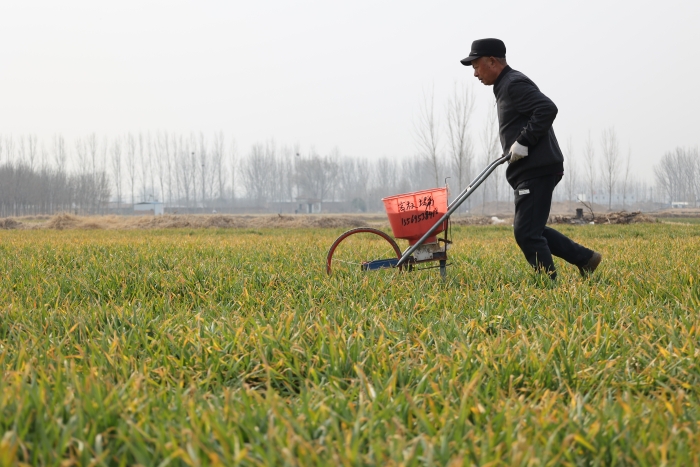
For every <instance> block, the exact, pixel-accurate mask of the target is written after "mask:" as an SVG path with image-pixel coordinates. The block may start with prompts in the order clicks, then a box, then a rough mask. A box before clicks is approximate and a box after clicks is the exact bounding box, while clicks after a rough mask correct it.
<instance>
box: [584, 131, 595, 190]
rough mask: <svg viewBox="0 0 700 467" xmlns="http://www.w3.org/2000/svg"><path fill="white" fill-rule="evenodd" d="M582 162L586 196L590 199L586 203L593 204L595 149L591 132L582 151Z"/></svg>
mask: <svg viewBox="0 0 700 467" xmlns="http://www.w3.org/2000/svg"><path fill="white" fill-rule="evenodd" d="M583 156H584V157H583V161H584V168H585V173H586V181H587V182H588V194H589V196H590V197H591V198H590V199H589V200H588V202H589V203H592V202H593V193H594V191H595V182H596V176H597V173H596V160H595V147H594V146H593V138H592V137H591V132H590V131H589V132H588V138H586V145H585V147H584V150H583Z"/></svg>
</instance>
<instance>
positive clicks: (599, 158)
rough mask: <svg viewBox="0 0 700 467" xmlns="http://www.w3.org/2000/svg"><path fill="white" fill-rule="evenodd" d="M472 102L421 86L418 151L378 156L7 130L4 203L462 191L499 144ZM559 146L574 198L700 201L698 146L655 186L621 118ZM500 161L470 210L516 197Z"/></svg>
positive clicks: (217, 200)
mask: <svg viewBox="0 0 700 467" xmlns="http://www.w3.org/2000/svg"><path fill="white" fill-rule="evenodd" d="M491 107H492V109H495V106H491ZM473 109H474V100H473V96H472V93H471V90H470V88H468V87H465V88H458V87H455V89H454V92H453V94H452V95H451V96H450V98H449V99H448V100H447V102H446V105H445V107H444V112H443V113H438V112H435V106H434V100H433V97H432V96H430V97H428V96H425V98H424V100H423V104H422V108H421V113H420V115H419V118H418V119H417V121H416V124H415V127H414V135H415V136H416V148H417V152H416V154H415V155H414V156H412V157H408V158H389V157H383V158H377V159H371V160H370V159H366V158H356V157H349V156H344V155H342V153H341V152H340V150H338V149H334V150H333V151H331V152H330V153H328V154H325V155H321V154H319V153H317V152H316V151H314V150H313V149H311V150H309V151H305V152H303V153H302V151H301V150H300V148H299V146H298V145H297V146H288V145H281V146H279V145H277V144H275V142H274V141H267V142H263V143H257V144H254V145H253V146H252V147H251V148H250V149H249V150H248V151H247V152H246V153H245V154H244V155H242V156H239V154H238V151H237V147H236V144H235V141H233V140H232V139H227V138H225V136H224V135H223V133H216V134H214V135H213V137H211V138H207V137H206V136H205V135H203V134H191V135H181V134H173V133H166V132H160V133H155V134H151V133H138V134H133V133H127V134H125V135H123V136H121V137H117V138H111V139H107V138H103V139H100V138H98V137H97V136H96V135H94V134H91V135H88V136H87V137H85V138H78V139H76V140H75V141H72V142H71V143H70V144H69V143H67V142H66V141H65V139H64V138H63V137H61V136H60V135H59V136H56V137H54V138H53V139H52V140H51V141H49V142H48V144H46V143H45V142H40V141H39V140H38V139H37V138H36V137H35V136H22V137H19V138H13V137H12V136H5V137H0V215H3V216H8V215H23V214H38V213H53V212H59V211H71V212H72V211H75V212H80V213H85V214H95V213H105V212H107V210H108V208H111V209H114V208H117V209H119V208H125V207H130V205H131V204H132V203H134V202H139V201H163V202H165V203H166V204H167V205H168V206H169V207H171V208H176V209H182V210H187V209H193V210H199V211H211V210H214V209H216V210H222V211H225V210H227V208H231V207H233V206H238V207H239V208H240V207H241V206H243V205H245V206H247V207H249V208H251V209H252V208H255V209H277V208H278V207H279V206H278V205H275V206H277V207H271V206H270V204H269V203H284V202H287V203H295V202H298V201H299V200H300V199H314V200H319V201H323V202H334V201H335V202H345V206H344V207H345V208H346V209H351V210H359V211H379V210H381V209H382V204H381V198H382V197H385V196H390V195H394V194H397V193H402V192H407V191H414V190H419V189H424V188H430V187H434V186H440V185H442V184H444V183H445V181H447V183H448V184H449V185H450V186H451V187H452V189H453V190H452V191H453V194H454V193H456V192H457V191H458V190H461V189H463V188H464V187H465V186H466V185H467V184H468V182H469V181H470V180H471V179H472V178H473V176H474V175H475V174H476V171H477V170H480V169H481V168H482V167H484V166H485V165H486V164H487V163H488V162H489V161H491V160H493V159H494V158H495V157H498V156H499V155H500V152H501V148H500V142H499V140H498V131H497V118H496V114H495V112H494V111H493V110H492V111H491V112H490V113H489V115H488V118H487V119H486V121H485V123H483V124H482V125H481V128H480V129H477V130H478V131H474V129H473V128H472V126H471V119H472V115H473ZM440 115H443V116H444V118H442V119H440V118H439V116H440ZM474 134H477V137H474ZM562 149H563V150H564V153H565V160H566V162H565V164H566V166H565V176H564V179H563V181H562V183H561V184H560V187H559V188H558V190H557V191H556V192H555V200H557V201H564V200H570V201H575V200H577V199H578V198H579V196H580V195H581V194H584V195H585V196H586V197H587V199H588V200H593V199H598V200H599V199H601V194H605V195H607V196H606V198H607V204H608V207H610V208H612V207H613V199H614V194H620V195H621V197H620V196H618V197H620V198H621V203H620V202H619V201H618V202H617V204H621V205H622V206H621V207H627V206H625V203H629V202H630V201H634V202H637V203H638V202H640V201H655V200H658V201H666V202H670V201H686V200H687V201H689V202H691V203H692V204H697V198H698V196H697V193H698V192H699V187H698V181H700V157H699V156H698V150H697V149H693V150H687V149H677V150H676V151H675V152H672V153H667V154H665V155H664V156H663V157H662V159H661V161H660V162H659V163H658V164H657V166H656V168H655V173H656V182H657V189H656V191H654V187H653V186H651V185H649V184H647V182H646V181H644V180H640V179H638V178H637V177H636V176H635V175H634V174H633V173H632V171H631V163H630V162H631V157H632V155H631V152H630V151H627V154H626V157H623V155H622V153H621V150H620V146H619V142H618V138H617V135H616V132H615V129H614V128H608V129H606V130H604V131H603V132H602V133H601V134H600V136H599V137H598V138H593V136H592V135H591V134H589V136H588V138H587V140H586V141H584V144H583V145H582V147H581V148H580V150H578V151H577V150H576V149H575V146H574V144H573V141H572V140H571V139H569V140H568V141H567V142H566V144H565V145H564V147H563V148H562ZM504 171H505V167H500V168H499V169H498V172H497V173H496V174H494V175H493V176H492V177H491V178H490V179H489V180H488V181H487V182H486V183H484V185H483V186H482V188H481V189H480V190H479V191H478V192H477V193H476V194H475V196H473V197H472V198H470V200H469V201H468V203H466V205H465V206H464V210H471V211H472V212H484V213H485V212H487V211H489V212H493V211H494V210H499V208H503V209H507V207H506V206H507V205H506V204H503V206H501V205H500V203H508V202H510V201H512V189H511V188H510V187H509V186H508V184H507V182H506V180H505V174H504ZM110 203H111V204H110ZM493 203H496V205H495V206H494V205H493ZM336 208H338V206H336Z"/></svg>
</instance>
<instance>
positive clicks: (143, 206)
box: [134, 201, 165, 216]
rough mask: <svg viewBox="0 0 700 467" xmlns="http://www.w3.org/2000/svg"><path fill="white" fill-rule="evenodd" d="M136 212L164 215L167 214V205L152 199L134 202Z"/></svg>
mask: <svg viewBox="0 0 700 467" xmlns="http://www.w3.org/2000/svg"><path fill="white" fill-rule="evenodd" d="M134 214H142V215H148V214H150V215H152V216H162V215H163V214H165V205H164V204H163V203H159V202H158V201H150V202H144V203H136V204H134Z"/></svg>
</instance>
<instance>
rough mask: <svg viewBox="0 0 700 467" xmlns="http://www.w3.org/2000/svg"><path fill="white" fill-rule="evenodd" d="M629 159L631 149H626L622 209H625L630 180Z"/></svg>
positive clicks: (630, 157)
mask: <svg viewBox="0 0 700 467" xmlns="http://www.w3.org/2000/svg"><path fill="white" fill-rule="evenodd" d="M631 159H632V148H627V158H626V159H625V168H624V175H623V177H622V209H625V206H626V204H627V188H628V183H629V178H630V168H631V164H630V162H631Z"/></svg>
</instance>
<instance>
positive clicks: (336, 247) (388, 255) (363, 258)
mask: <svg viewBox="0 0 700 467" xmlns="http://www.w3.org/2000/svg"><path fill="white" fill-rule="evenodd" d="M399 258H401V248H399V246H398V245H397V244H396V242H395V241H394V239H393V238H391V237H390V236H389V235H388V234H387V233H385V232H382V231H381V230H378V229H372V228H370V227H359V228H357V229H352V230H348V231H347V232H345V233H343V234H342V235H340V237H338V238H337V239H336V240H335V242H333V245H331V248H330V250H328V256H327V257H326V272H327V273H328V274H329V275H330V274H331V272H336V273H337V272H339V271H341V270H346V271H351V270H355V271H362V270H368V269H389V268H393V267H394V266H395V265H396V262H397V261H398V260H399ZM399 269H401V267H399Z"/></svg>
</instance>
